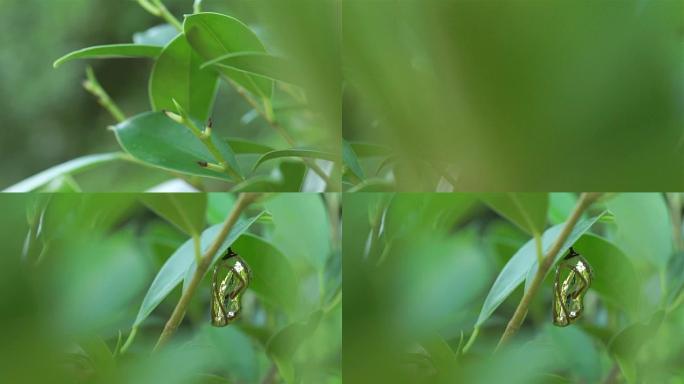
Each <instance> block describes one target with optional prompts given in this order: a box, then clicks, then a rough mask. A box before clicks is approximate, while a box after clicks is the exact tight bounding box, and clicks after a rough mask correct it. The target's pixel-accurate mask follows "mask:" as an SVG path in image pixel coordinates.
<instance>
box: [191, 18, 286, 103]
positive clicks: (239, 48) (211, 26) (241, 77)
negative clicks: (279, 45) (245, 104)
mask: <svg viewBox="0 0 684 384" xmlns="http://www.w3.org/2000/svg"><path fill="white" fill-rule="evenodd" d="M183 31H184V33H185V36H186V38H187V40H188V42H189V43H190V45H191V46H192V48H193V49H194V50H195V52H197V53H198V54H199V55H200V56H201V57H202V58H203V60H204V61H210V60H214V59H216V58H218V57H221V56H223V55H226V54H230V53H239V52H250V53H266V49H265V48H264V45H263V44H262V43H261V41H259V38H258V37H257V35H256V34H255V33H254V32H253V31H252V30H251V29H249V27H247V26H246V25H245V24H243V23H242V22H241V21H239V20H237V19H235V18H233V17H230V16H226V15H222V14H219V13H211V12H203V13H198V14H194V15H191V16H188V17H186V18H185V22H184V23H183ZM218 70H219V71H220V72H221V73H222V74H224V75H225V76H227V77H229V78H230V79H231V80H233V81H235V82H236V83H238V84H239V85H241V86H242V87H244V88H245V89H247V90H248V91H249V92H251V93H253V94H255V95H257V96H260V97H265V98H270V97H271V93H272V91H273V81H272V80H269V79H265V78H263V77H260V76H254V75H249V74H247V73H245V72H243V71H240V70H236V69H233V68H225V67H219V68H218Z"/></svg>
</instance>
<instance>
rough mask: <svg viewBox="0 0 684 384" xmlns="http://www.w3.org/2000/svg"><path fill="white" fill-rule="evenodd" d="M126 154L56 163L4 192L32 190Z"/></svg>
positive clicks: (106, 154) (94, 156)
mask: <svg viewBox="0 0 684 384" xmlns="http://www.w3.org/2000/svg"><path fill="white" fill-rule="evenodd" d="M123 158H124V154H123V153H121V152H115V153H102V154H97V155H88V156H83V157H79V158H76V159H73V160H69V161H67V162H66V163H62V164H59V165H56V166H54V167H52V168H48V169H46V170H44V171H42V172H40V173H37V174H35V175H33V176H31V177H29V178H28V179H25V180H23V181H20V182H19V183H17V184H14V185H12V186H11V187H7V188H6V189H5V190H4V191H3V192H31V191H35V190H36V189H39V188H40V187H43V186H44V185H46V184H48V183H49V182H51V181H52V180H54V179H56V178H58V177H60V176H64V175H71V174H75V173H78V172H82V171H85V170H88V169H91V168H93V167H96V166H98V165H101V164H106V163H110V162H112V161H116V160H122V159H123Z"/></svg>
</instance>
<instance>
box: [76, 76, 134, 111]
mask: <svg viewBox="0 0 684 384" xmlns="http://www.w3.org/2000/svg"><path fill="white" fill-rule="evenodd" d="M83 88H85V90H86V91H88V92H90V93H91V94H92V95H94V96H95V97H96V98H97V101H98V103H100V105H101V106H102V107H103V108H104V109H106V110H107V112H109V114H111V115H112V116H113V117H114V119H115V120H116V121H117V122H119V123H121V122H122V121H124V120H126V115H124V114H123V112H121V109H119V107H118V106H117V105H116V103H114V100H112V98H111V97H109V94H107V92H106V91H105V90H104V88H102V86H101V85H100V83H99V82H98V81H97V78H96V77H95V72H93V68H92V67H88V68H86V80H85V81H83Z"/></svg>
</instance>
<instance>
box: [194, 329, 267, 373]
mask: <svg viewBox="0 0 684 384" xmlns="http://www.w3.org/2000/svg"><path fill="white" fill-rule="evenodd" d="M184 348H187V349H188V350H190V351H196V350H197V349H202V350H206V352H207V356H208V358H209V360H208V361H207V363H208V364H209V368H210V369H211V368H213V369H215V370H218V371H219V372H222V371H223V372H226V373H227V376H228V378H229V379H230V380H228V381H226V382H228V383H233V382H245V383H256V382H258V380H259V364H260V363H261V360H262V359H260V358H259V357H260V356H259V355H257V351H256V349H255V346H254V343H253V342H252V341H251V340H250V339H249V337H248V336H247V335H245V334H244V333H243V332H242V331H241V330H240V329H239V328H237V327H232V326H231V327H225V328H216V327H212V326H210V325H209V324H206V325H205V326H204V327H202V329H201V330H200V331H199V332H198V334H197V337H196V338H195V339H194V340H192V341H191V342H190V343H189V344H188V345H187V346H185V347H184ZM224 380H225V379H224ZM204 382H205V381H202V383H204Z"/></svg>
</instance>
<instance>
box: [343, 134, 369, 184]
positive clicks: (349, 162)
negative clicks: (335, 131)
mask: <svg viewBox="0 0 684 384" xmlns="http://www.w3.org/2000/svg"><path fill="white" fill-rule="evenodd" d="M342 159H343V160H344V165H345V166H346V167H347V168H348V169H349V170H350V171H351V172H352V173H353V174H354V176H356V177H357V178H358V179H359V180H364V179H365V178H366V175H365V173H364V172H363V168H361V164H359V159H358V157H357V156H356V153H354V148H352V146H351V145H350V144H349V143H348V142H347V141H346V140H342Z"/></svg>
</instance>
